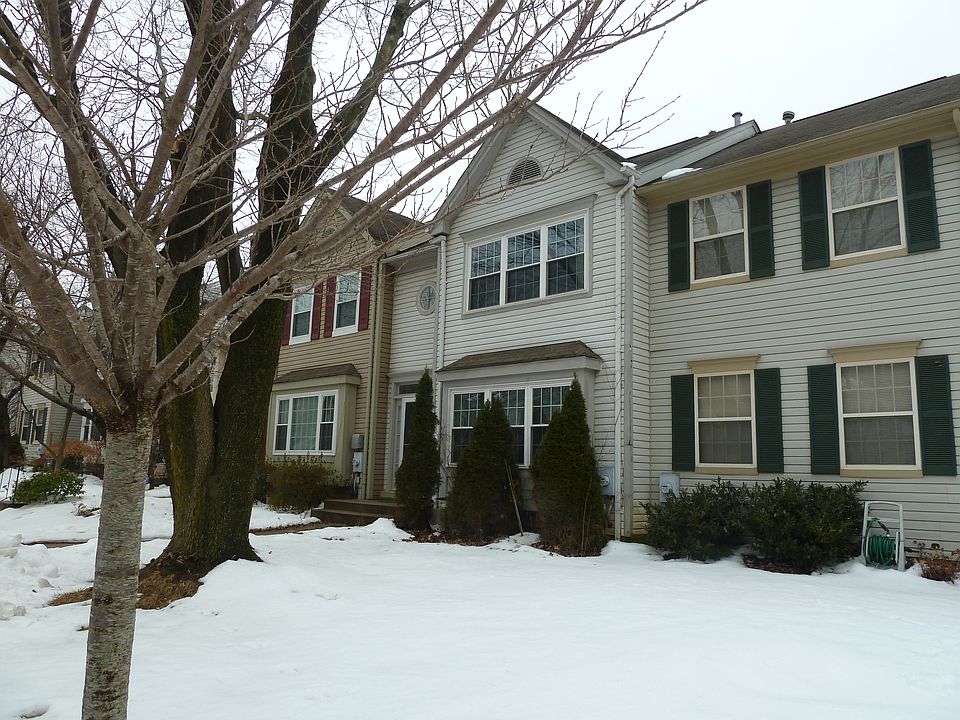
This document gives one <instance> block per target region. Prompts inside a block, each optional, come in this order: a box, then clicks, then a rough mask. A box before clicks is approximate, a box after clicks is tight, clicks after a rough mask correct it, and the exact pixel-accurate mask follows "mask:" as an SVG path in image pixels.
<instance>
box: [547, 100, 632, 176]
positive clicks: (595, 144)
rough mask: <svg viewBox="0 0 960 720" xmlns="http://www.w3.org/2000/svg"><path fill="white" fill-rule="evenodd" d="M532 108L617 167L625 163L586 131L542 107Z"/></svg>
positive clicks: (613, 151)
mask: <svg viewBox="0 0 960 720" xmlns="http://www.w3.org/2000/svg"><path fill="white" fill-rule="evenodd" d="M533 107H534V108H536V110H535V112H539V113H542V114H543V115H544V116H545V117H547V118H550V120H552V121H553V122H555V123H557V124H558V125H559V126H560V127H561V128H563V129H564V130H566V132H567V134H568V135H569V136H572V137H575V138H577V140H582V141H583V142H584V143H586V144H587V145H588V146H590V147H592V148H593V149H594V150H598V151H600V152H601V153H603V154H604V155H606V156H607V157H608V158H609V159H610V160H612V161H613V162H615V163H616V164H617V165H620V163H623V162H626V158H624V157H623V156H622V155H621V154H620V153H618V152H617V151H616V150H613V149H611V148H609V147H607V146H606V145H604V144H603V143H602V142H600V141H599V140H597V139H596V138H595V137H593V136H592V135H590V134H589V133H587V131H586V130H583V129H582V128H578V127H577V126H576V125H573V124H571V123H568V122H567V121H566V120H564V119H563V118H562V117H560V116H559V115H555V114H553V113H552V112H550V111H549V110H547V109H546V108H545V107H543V105H534V106H533Z"/></svg>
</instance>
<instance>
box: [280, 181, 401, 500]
mask: <svg viewBox="0 0 960 720" xmlns="http://www.w3.org/2000/svg"><path fill="white" fill-rule="evenodd" d="M361 207H363V204H362V203H361V201H359V200H356V199H354V198H348V199H347V200H346V201H345V202H344V204H343V207H342V209H341V212H342V214H343V220H344V221H347V220H348V219H349V217H350V214H351V213H353V212H357V211H358V210H359V209H360V208H361ZM415 228H416V224H415V223H414V222H413V221H412V220H410V219H409V218H406V217H404V216H402V215H399V214H397V213H391V212H387V213H385V214H384V215H383V216H382V217H381V218H380V219H379V220H378V221H377V222H376V223H374V225H373V226H372V227H371V228H370V231H369V233H368V234H365V235H364V236H363V237H361V238H358V240H357V242H356V244H355V247H354V248H353V250H355V251H356V255H357V256H358V257H359V256H361V255H363V254H364V253H368V251H369V250H371V249H373V248H375V247H376V246H378V245H381V244H383V243H384V242H386V241H388V240H391V239H393V238H395V237H397V236H398V235H401V234H404V233H407V232H411V231H414V230H415ZM391 282H392V278H391V277H389V276H388V275H387V274H386V273H385V272H384V271H383V267H382V266H381V265H380V264H379V263H372V264H370V265H366V266H364V267H356V268H348V269H345V270H343V271H341V272H340V273H339V274H337V275H332V276H330V277H325V278H322V279H320V280H319V282H317V283H316V284H315V285H314V286H313V287H307V288H303V287H301V288H298V290H297V291H296V293H295V297H294V298H293V299H292V300H291V301H289V302H288V305H287V315H286V319H285V321H284V328H283V335H282V346H281V348H280V359H279V364H278V367H277V377H276V380H275V381H274V386H273V391H272V395H271V401H270V409H269V418H268V425H267V429H268V431H267V448H266V451H267V458H268V459H270V460H273V461H278V462H282V461H284V460H286V459H295V458H314V459H318V460H321V461H323V462H325V463H328V464H330V465H331V466H332V467H333V468H334V469H335V470H336V471H337V472H338V473H339V474H340V475H341V476H342V477H344V478H345V479H352V480H353V481H354V482H356V483H357V484H358V485H359V486H360V492H361V497H369V498H374V497H380V496H381V495H382V494H383V482H384V467H383V457H384V456H383V452H382V449H381V451H380V452H376V451H375V450H374V449H375V448H376V447H378V446H382V444H383V443H382V441H380V439H381V438H383V436H384V434H385V433H386V428H387V419H386V417H385V416H384V415H383V413H380V412H373V413H371V412H370V408H380V407H381V406H383V405H384V403H385V400H384V398H385V396H386V391H387V369H388V363H389V359H390V358H389V352H388V351H387V352H383V351H382V347H381V346H382V344H383V343H382V340H383V339H389V335H390V320H391V316H390V312H389V303H390V298H391V295H390V284H391ZM355 440H359V441H360V444H361V445H362V452H363V455H362V457H361V459H360V461H359V463H355V462H354V452H355V449H356V448H355V444H356V443H355Z"/></svg>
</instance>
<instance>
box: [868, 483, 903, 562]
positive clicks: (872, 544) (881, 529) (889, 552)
mask: <svg viewBox="0 0 960 720" xmlns="http://www.w3.org/2000/svg"><path fill="white" fill-rule="evenodd" d="M877 507H885V508H890V509H894V510H896V511H897V519H898V520H899V528H898V529H897V532H896V533H895V534H893V535H891V534H890V529H889V528H888V527H887V526H886V525H885V524H884V522H883V520H881V519H880V518H879V517H876V516H875V515H871V510H872V509H874V508H877ZM903 535H904V532H903V505H902V504H901V503H895V502H885V501H882V500H868V501H867V502H865V503H863V529H862V532H861V534H860V554H861V557H863V564H864V565H870V566H872V567H896V568H897V570H899V571H900V572H903V570H904V568H905V567H906V562H905V557H904V549H903Z"/></svg>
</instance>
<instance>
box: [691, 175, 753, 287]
mask: <svg viewBox="0 0 960 720" xmlns="http://www.w3.org/2000/svg"><path fill="white" fill-rule="evenodd" d="M735 192H740V194H741V197H743V207H742V209H741V210H740V215H741V217H742V220H743V223H742V225H743V227H742V228H741V230H740V233H739V234H741V235H743V270H742V271H741V272H732V273H721V274H720V275H711V276H710V277H703V278H698V277H697V243H699V242H705V241H707V240H717V239H718V238H725V237H730V236H731V235H737V234H738V233H737V232H736V231H734V232H722V233H714V234H713V235H706V236H704V237H701V238H698V237H694V233H693V206H694V203H696V202H697V201H698V200H703V199H705V198H709V197H716V196H718V195H725V194H727V193H735ZM687 231H688V232H689V233H690V287H691V288H692V287H694V286H697V285H700V284H701V283H709V282H715V281H716V280H718V279H720V278H723V279H733V278H749V277H750V238H749V236H748V234H747V186H746V185H742V186H740V187H734V188H727V189H725V190H719V191H718V192H711V193H707V194H706V195H698V196H697V197H692V198H690V199H689V201H688V202H687Z"/></svg>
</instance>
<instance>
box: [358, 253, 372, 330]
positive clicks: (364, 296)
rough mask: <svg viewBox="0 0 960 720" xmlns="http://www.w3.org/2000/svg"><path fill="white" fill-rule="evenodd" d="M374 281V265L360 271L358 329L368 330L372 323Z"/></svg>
mask: <svg viewBox="0 0 960 720" xmlns="http://www.w3.org/2000/svg"><path fill="white" fill-rule="evenodd" d="M372 281H373V266H371V265H367V266H366V267H365V268H363V270H361V271H360V317H359V319H358V321H357V330H366V329H367V327H368V326H369V325H370V285H371V282H372Z"/></svg>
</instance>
